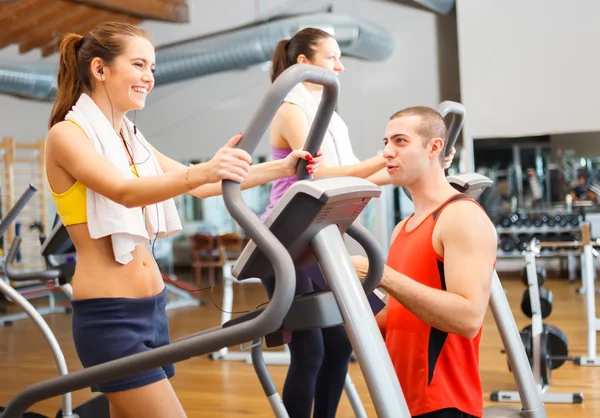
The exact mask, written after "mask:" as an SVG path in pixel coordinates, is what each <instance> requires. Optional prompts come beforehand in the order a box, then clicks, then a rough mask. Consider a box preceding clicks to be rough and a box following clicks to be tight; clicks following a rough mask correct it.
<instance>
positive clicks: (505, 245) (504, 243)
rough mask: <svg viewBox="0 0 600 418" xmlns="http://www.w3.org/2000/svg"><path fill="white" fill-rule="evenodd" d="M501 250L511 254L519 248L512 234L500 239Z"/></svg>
mask: <svg viewBox="0 0 600 418" xmlns="http://www.w3.org/2000/svg"><path fill="white" fill-rule="evenodd" d="M500 248H502V251H504V252H507V253H510V252H511V251H514V250H515V248H517V244H516V242H515V238H514V237H513V236H512V235H510V234H505V235H502V236H501V237H500Z"/></svg>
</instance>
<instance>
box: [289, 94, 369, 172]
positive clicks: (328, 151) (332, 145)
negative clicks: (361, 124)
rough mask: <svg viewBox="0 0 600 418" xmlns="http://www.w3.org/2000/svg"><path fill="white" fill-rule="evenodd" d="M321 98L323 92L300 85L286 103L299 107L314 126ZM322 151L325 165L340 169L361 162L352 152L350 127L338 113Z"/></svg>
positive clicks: (334, 114)
mask: <svg viewBox="0 0 600 418" xmlns="http://www.w3.org/2000/svg"><path fill="white" fill-rule="evenodd" d="M321 97H322V91H315V92H311V91H309V90H308V89H307V88H306V87H305V86H304V84H302V83H299V84H297V85H296V86H294V88H293V89H292V90H290V92H289V93H288V94H287V96H286V97H285V99H284V101H286V102H288V103H292V104H295V105H297V106H298V107H299V108H300V109H301V110H302V111H303V112H304V113H305V114H306V117H307V119H308V123H309V124H311V125H312V123H313V121H314V119H315V116H316V115H317V109H318V107H319V103H321ZM321 150H322V151H323V159H324V160H325V163H326V164H328V165H330V166H335V167H338V166H342V165H352V164H356V163H358V162H360V160H359V159H358V158H356V156H355V155H354V152H353V150H352V144H351V142H350V135H349V133H348V127H347V126H346V123H345V122H344V121H343V120H342V118H341V117H340V115H338V113H337V112H333V116H332V117H331V121H330V122H329V128H328V130H327V132H326V134H325V138H323V145H322V146H321Z"/></svg>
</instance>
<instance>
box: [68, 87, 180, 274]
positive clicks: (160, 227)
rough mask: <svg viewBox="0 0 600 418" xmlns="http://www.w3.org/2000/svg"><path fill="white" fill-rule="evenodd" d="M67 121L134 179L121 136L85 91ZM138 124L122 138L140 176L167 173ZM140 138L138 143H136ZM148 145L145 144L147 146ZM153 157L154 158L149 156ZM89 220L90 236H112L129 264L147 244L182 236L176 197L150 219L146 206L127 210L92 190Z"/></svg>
mask: <svg viewBox="0 0 600 418" xmlns="http://www.w3.org/2000/svg"><path fill="white" fill-rule="evenodd" d="M65 120H70V121H73V122H75V123H76V124H77V125H79V126H80V127H81V128H82V129H83V130H84V132H85V133H86V135H87V137H88V139H89V140H90V142H91V143H92V146H93V147H94V149H95V150H96V151H97V152H98V153H99V154H101V155H103V156H104V157H105V158H107V159H108V160H109V161H110V162H111V163H113V164H114V165H115V166H116V167H117V168H118V169H119V170H120V171H121V173H122V174H123V176H124V177H127V178H133V177H135V174H134V173H133V172H132V171H131V168H130V166H129V160H128V158H127V154H126V151H125V149H124V148H123V143H122V140H121V138H120V137H119V135H118V134H117V133H116V132H115V130H114V129H113V127H112V124H111V123H110V121H109V120H108V119H107V118H106V116H105V115H104V114H103V113H102V111H101V110H100V109H99V108H98V106H97V105H96V103H95V102H94V101H93V100H92V99H91V98H90V97H89V96H88V95H87V94H85V93H83V94H82V95H81V97H80V98H79V100H78V101H77V103H76V104H75V106H73V108H72V110H71V111H70V112H69V113H68V114H67V116H66V117H65ZM133 129H134V128H133V124H132V123H131V121H129V120H128V119H127V118H124V123H123V128H122V131H121V132H122V134H123V137H124V139H125V141H126V142H127V143H128V145H129V146H130V147H129V149H130V150H131V149H133V152H132V153H133V156H134V159H133V162H134V163H137V164H136V169H137V172H138V175H139V176H140V177H144V176H153V175H157V174H161V173H162V169H161V168H160V166H159V164H158V161H157V160H156V158H155V156H154V154H153V153H152V151H151V148H150V145H149V144H148V142H147V141H146V139H145V138H144V136H143V135H142V134H141V132H140V131H139V130H137V134H135V136H134V132H133ZM136 136H137V139H136ZM142 144H143V145H142ZM149 152H150V153H151V155H150V156H149V155H148V153H149ZM86 199H87V200H86V202H87V219H88V228H89V231H90V236H91V237H92V238H94V239H98V238H102V237H106V236H109V235H110V236H111V239H112V247H113V252H114V255H115V260H116V261H118V262H119V263H121V264H127V263H129V262H130V261H131V260H132V259H133V257H132V255H131V252H132V251H133V250H134V249H135V247H136V246H137V245H138V244H141V243H143V242H144V241H146V242H147V241H148V240H154V239H160V238H167V237H169V236H172V235H175V234H177V233H179V232H181V230H182V227H181V222H180V220H179V214H178V213H177V208H176V206H175V201H174V200H173V199H168V200H167V201H164V202H160V203H158V204H156V205H150V206H147V207H146V209H145V213H146V216H145V217H144V216H143V215H142V211H141V208H139V207H136V208H127V207H125V206H123V205H120V204H118V203H116V202H114V201H112V200H110V199H108V198H106V197H104V196H102V195H100V194H98V193H96V192H94V191H93V190H90V189H89V188H88V189H87V197H86Z"/></svg>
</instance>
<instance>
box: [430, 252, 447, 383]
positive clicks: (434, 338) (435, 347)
mask: <svg viewBox="0 0 600 418" xmlns="http://www.w3.org/2000/svg"><path fill="white" fill-rule="evenodd" d="M437 267H438V273H439V275H440V281H441V288H442V290H444V291H445V290H446V276H445V275H444V262H443V261H440V260H437ZM446 338H448V333H447V332H445V331H440V330H439V329H437V328H433V327H431V331H430V332H429V344H428V347H427V363H428V365H429V370H428V372H429V373H428V378H427V385H430V384H431V380H432V379H433V373H434V371H435V364H436V363H437V360H438V358H439V357H440V354H441V353H442V348H444V343H445V342H446Z"/></svg>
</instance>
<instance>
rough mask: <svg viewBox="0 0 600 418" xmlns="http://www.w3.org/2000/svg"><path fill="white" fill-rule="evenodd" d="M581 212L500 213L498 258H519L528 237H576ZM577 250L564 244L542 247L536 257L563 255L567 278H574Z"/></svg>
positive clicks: (564, 238)
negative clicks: (506, 214) (563, 246)
mask: <svg viewBox="0 0 600 418" xmlns="http://www.w3.org/2000/svg"><path fill="white" fill-rule="evenodd" d="M583 220H584V219H583V216H582V215H579V214H573V213H565V210H558V209H556V208H555V209H553V212H552V213H534V212H531V213H524V212H522V211H518V212H515V213H512V214H510V216H502V217H501V218H499V219H498V220H497V222H496V232H497V234H498V238H499V242H498V250H497V252H496V256H497V257H498V258H521V257H522V256H523V255H522V253H523V251H525V249H526V248H527V245H528V244H529V242H530V241H531V240H532V239H534V238H535V239H538V240H540V241H541V242H544V241H552V242H555V241H557V242H570V241H573V240H578V239H579V225H580V223H581V222H583ZM577 255H578V252H577V251H574V250H571V249H568V248H562V247H557V248H552V247H545V248H544V250H543V251H542V253H541V254H540V257H548V258H550V257H563V258H566V259H567V266H568V267H567V269H568V272H569V280H570V281H574V280H576V276H577V267H576V264H577V263H576V257H577Z"/></svg>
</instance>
